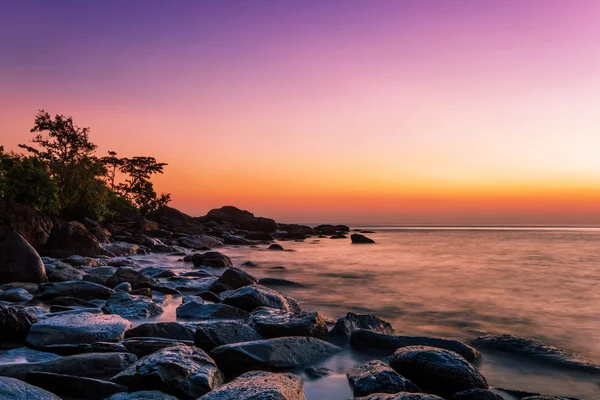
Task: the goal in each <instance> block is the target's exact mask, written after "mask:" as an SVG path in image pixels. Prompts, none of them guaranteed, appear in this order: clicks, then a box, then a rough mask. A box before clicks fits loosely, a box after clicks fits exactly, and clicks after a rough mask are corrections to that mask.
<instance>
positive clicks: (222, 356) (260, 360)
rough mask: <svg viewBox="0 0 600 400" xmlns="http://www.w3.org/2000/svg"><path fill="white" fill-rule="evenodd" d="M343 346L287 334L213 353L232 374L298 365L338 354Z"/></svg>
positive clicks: (228, 347) (223, 347)
mask: <svg viewBox="0 0 600 400" xmlns="http://www.w3.org/2000/svg"><path fill="white" fill-rule="evenodd" d="M340 350H341V348H340V347H337V346H334V345H332V344H331V343H327V342H324V341H322V340H320V339H316V338H312V337H284V338H277V339H267V340H257V341H254V342H243V343H236V344H228V345H224V346H219V347H216V348H214V349H213V351H212V352H211V355H212V356H213V358H214V359H215V360H216V361H217V364H218V365H219V367H220V368H221V369H223V370H224V371H225V372H226V373H228V374H239V373H243V372H247V371H252V370H266V371H273V370H282V369H289V368H294V367H298V366H301V365H305V364H308V363H310V362H314V361H317V360H319V359H322V358H325V357H327V356H329V355H332V354H334V353H337V352H338V351H340Z"/></svg>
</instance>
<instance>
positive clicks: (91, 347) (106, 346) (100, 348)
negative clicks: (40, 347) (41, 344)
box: [45, 342, 128, 356]
mask: <svg viewBox="0 0 600 400" xmlns="http://www.w3.org/2000/svg"><path fill="white" fill-rule="evenodd" d="M45 349H46V350H48V351H51V352H53V353H55V354H59V355H61V356H72V355H75V354H84V353H127V352H128V351H127V348H126V347H125V346H123V345H122V344H120V343H112V342H96V343H91V344H89V343H71V344H55V345H52V346H48V347H46V348H45Z"/></svg>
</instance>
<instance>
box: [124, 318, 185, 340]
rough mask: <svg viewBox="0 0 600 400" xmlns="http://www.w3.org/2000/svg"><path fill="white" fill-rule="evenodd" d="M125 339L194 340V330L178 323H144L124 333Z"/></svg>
mask: <svg viewBox="0 0 600 400" xmlns="http://www.w3.org/2000/svg"><path fill="white" fill-rule="evenodd" d="M125 337H126V338H133V337H150V338H165V339H176V340H194V329H193V328H192V327H190V326H188V325H185V324H181V323H179V322H157V323H146V324H141V325H138V326H136V327H135V328H132V329H129V330H128V331H126V332H125Z"/></svg>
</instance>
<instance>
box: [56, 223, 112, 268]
mask: <svg viewBox="0 0 600 400" xmlns="http://www.w3.org/2000/svg"><path fill="white" fill-rule="evenodd" d="M46 248H47V249H48V251H49V252H50V253H51V254H52V255H56V256H70V255H73V254H77V255H80V256H85V257H98V256H100V255H109V256H110V255H112V253H110V252H108V251H106V250H104V249H103V248H102V245H101V244H100V242H99V241H98V239H96V238H95V237H94V235H92V234H91V233H90V232H89V231H88V230H87V229H86V228H85V226H84V225H83V224H81V223H79V222H60V223H58V224H56V225H54V227H53V228H52V231H50V237H49V238H48V243H46ZM69 264H71V263H69ZM71 265H73V264H71Z"/></svg>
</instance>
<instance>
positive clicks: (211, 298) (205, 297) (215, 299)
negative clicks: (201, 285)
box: [196, 291, 221, 303]
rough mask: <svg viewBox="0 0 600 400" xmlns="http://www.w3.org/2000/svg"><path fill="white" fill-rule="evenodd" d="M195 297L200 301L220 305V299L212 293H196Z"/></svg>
mask: <svg viewBox="0 0 600 400" xmlns="http://www.w3.org/2000/svg"><path fill="white" fill-rule="evenodd" d="M196 296H198V297H200V298H201V299H202V300H205V301H210V302H212V303H220V302H221V298H220V297H219V295H218V294H216V293H213V292H208V291H205V292H200V293H196Z"/></svg>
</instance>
